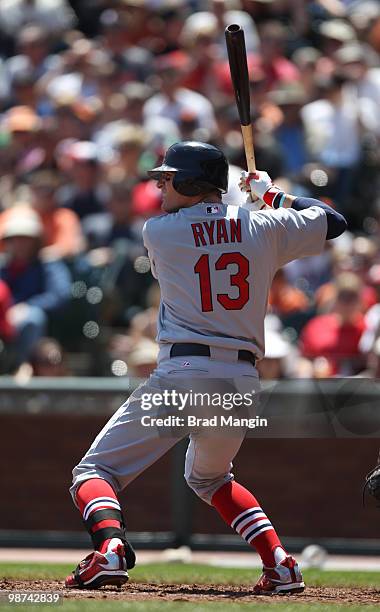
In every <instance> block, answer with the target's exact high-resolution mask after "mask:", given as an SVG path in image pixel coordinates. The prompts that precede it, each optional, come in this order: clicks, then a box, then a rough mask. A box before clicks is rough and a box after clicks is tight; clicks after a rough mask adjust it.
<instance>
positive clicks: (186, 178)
mask: <svg viewBox="0 0 380 612" xmlns="http://www.w3.org/2000/svg"><path fill="white" fill-rule="evenodd" d="M163 172H174V173H175V175H174V178H173V187H174V189H175V190H176V191H177V192H178V193H180V194H181V195H185V196H196V195H201V194H202V193H207V192H209V191H214V190H218V191H220V192H222V193H226V191H227V188H228V162H227V159H226V157H225V155H224V153H223V151H221V150H220V149H218V147H214V146H213V145H210V144H206V143H204V142H195V141H187V142H177V143H176V144H174V145H172V146H171V147H169V149H168V150H167V151H166V155H165V157H164V160H163V162H162V165H161V166H158V167H157V168H153V170H149V172H148V175H149V176H150V177H152V178H153V179H154V180H156V181H158V180H160V178H161V174H162V173H163Z"/></svg>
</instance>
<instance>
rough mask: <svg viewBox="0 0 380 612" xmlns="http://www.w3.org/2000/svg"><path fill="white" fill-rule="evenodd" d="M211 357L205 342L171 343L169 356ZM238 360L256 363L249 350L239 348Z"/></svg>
mask: <svg viewBox="0 0 380 612" xmlns="http://www.w3.org/2000/svg"><path fill="white" fill-rule="evenodd" d="M191 356H196V357H211V349H210V347H209V346H207V345H206V344H195V343H193V342H186V343H182V342H181V343H176V344H172V347H171V349H170V357H191ZM238 360H239V361H249V363H251V364H252V365H253V366H254V365H256V357H255V355H254V354H253V353H251V351H245V350H244V349H240V350H239V351H238Z"/></svg>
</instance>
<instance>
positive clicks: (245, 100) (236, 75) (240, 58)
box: [225, 24, 256, 172]
mask: <svg viewBox="0 0 380 612" xmlns="http://www.w3.org/2000/svg"><path fill="white" fill-rule="evenodd" d="M225 36H226V44H227V52H228V61H229V64H230V72H231V80H232V85H233V88H234V92H235V99H236V105H237V108H238V111H239V117H240V124H241V131H242V134H243V143H244V151H245V157H246V160H247V168H248V172H255V170H256V161H255V151H254V146H253V134H252V122H251V102H250V94H249V76H248V65H247V52H246V48H245V38H244V30H242V28H241V27H240V26H239V25H237V24H232V25H229V26H227V27H226V29H225Z"/></svg>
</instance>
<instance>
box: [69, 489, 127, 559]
mask: <svg viewBox="0 0 380 612" xmlns="http://www.w3.org/2000/svg"><path fill="white" fill-rule="evenodd" d="M75 498H76V501H77V503H78V507H79V510H80V512H81V514H82V516H83V520H84V521H85V523H86V526H87V528H88V531H89V533H90V535H91V538H92V540H93V542H94V547H95V549H97V550H99V551H100V552H105V551H106V550H107V546H108V544H109V542H110V541H111V539H112V538H111V537H104V538H103V537H102V535H103V534H104V535H107V534H109V531H108V530H109V528H113V529H114V530H115V535H114V536H113V537H119V536H118V535H117V533H118V532H117V530H120V536H122V524H121V508H120V504H119V501H118V499H117V497H116V493H115V491H114V490H113V488H112V487H111V485H110V484H108V482H106V481H105V480H102V479H101V478H91V479H90V480H85V482H84V483H83V484H81V485H80V487H79V489H78V490H77V492H76V496H75ZM99 510H103V511H105V512H101V513H98V511H99ZM115 510H116V511H118V513H119V514H120V520H119V518H118V517H117V513H115V512H114V511H115ZM107 511H108V513H109V514H110V518H107V516H106V515H107ZM96 515H97V516H96ZM115 515H116V516H115ZM111 516H112V518H111ZM90 523H91V524H90ZM102 530H104V531H102Z"/></svg>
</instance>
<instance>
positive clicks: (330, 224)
mask: <svg viewBox="0 0 380 612" xmlns="http://www.w3.org/2000/svg"><path fill="white" fill-rule="evenodd" d="M286 200H287V201H288V202H289V203H290V207H291V208H294V210H306V209H307V208H310V207H311V206H318V208H322V209H323V210H324V211H325V213H326V218H327V234H326V240H331V239H332V238H337V237H338V236H340V235H341V234H343V232H345V231H346V229H347V221H346V219H345V218H344V217H343V215H341V214H340V213H339V212H337V211H336V210H334V209H333V208H331V206H329V205H328V204H325V203H324V202H321V201H320V200H315V199H314V198H296V197H294V196H288V195H287V196H286Z"/></svg>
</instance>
